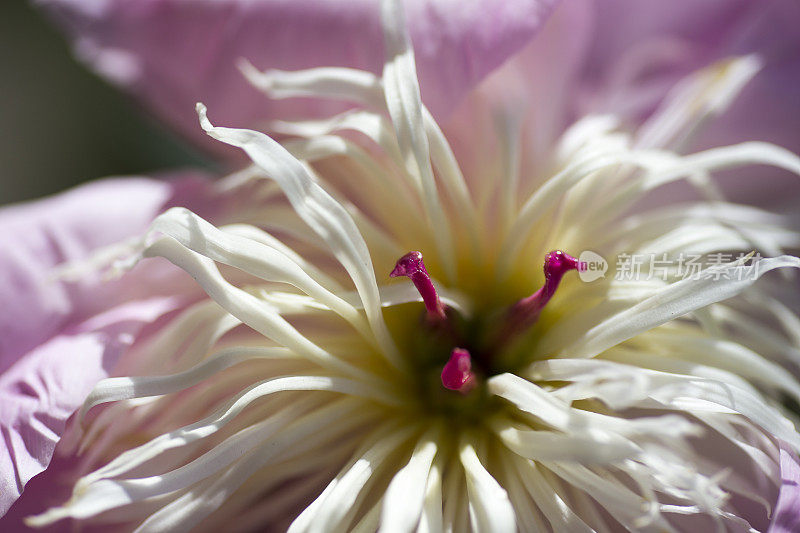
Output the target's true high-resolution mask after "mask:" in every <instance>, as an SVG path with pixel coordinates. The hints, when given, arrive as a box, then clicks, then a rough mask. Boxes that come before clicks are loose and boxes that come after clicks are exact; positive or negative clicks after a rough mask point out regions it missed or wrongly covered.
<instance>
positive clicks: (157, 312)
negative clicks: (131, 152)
mask: <svg viewBox="0 0 800 533" xmlns="http://www.w3.org/2000/svg"><path fill="white" fill-rule="evenodd" d="M205 189H206V186H205V180H202V179H200V178H199V176H186V175H185V176H180V177H179V179H177V180H175V181H172V182H165V181H156V180H150V179H144V178H131V179H112V180H105V181H99V182H96V183H91V184H88V185H84V186H82V187H79V188H77V189H74V190H72V191H69V192H66V193H63V194H60V195H58V196H55V197H52V198H48V199H45V200H41V201H38V202H33V203H28V204H22V205H17V206H11V207H7V208H4V209H2V210H0V301H2V302H3V306H2V308H0V437H2V438H0V515H2V514H3V513H5V512H6V510H8V508H9V507H10V506H11V504H12V503H13V502H14V500H16V499H17V497H18V496H19V495H20V493H21V491H22V489H23V487H24V486H25V484H26V483H27V482H28V481H29V480H30V479H31V478H32V477H33V476H35V475H36V474H38V473H39V472H41V471H42V470H44V469H45V468H46V467H47V465H48V463H49V462H50V459H51V457H52V454H53V450H54V448H55V445H56V443H57V442H58V440H59V438H60V436H61V434H62V433H63V431H64V427H65V423H66V420H67V419H68V418H69V416H70V415H71V414H72V413H73V411H74V410H75V409H76V408H77V407H78V406H80V404H81V403H82V402H83V400H84V398H85V396H86V394H87V393H88V392H89V391H90V390H91V388H92V387H93V386H94V384H95V383H96V382H97V381H98V380H99V379H101V378H103V377H105V376H106V375H107V374H108V372H109V371H110V370H111V368H113V365H114V364H115V362H116V360H117V358H118V357H119V356H120V354H121V353H122V352H123V351H124V350H125V348H126V347H127V346H128V345H129V344H130V343H131V342H133V339H134V338H135V336H136V334H137V333H138V332H139V330H140V329H141V328H142V327H143V326H144V325H145V324H148V323H150V322H153V321H154V320H156V319H157V318H158V317H160V316H162V315H164V314H165V313H167V312H169V311H171V310H173V309H175V308H176V307H177V306H178V305H179V304H180V303H181V299H180V293H176V292H174V291H173V292H172V293H170V291H167V290H164V287H163V286H159V284H158V283H155V285H154V286H153V287H149V288H148V289H145V290H143V289H141V288H140V287H139V286H134V285H132V284H131V282H130V281H129V280H127V279H126V280H120V281H116V282H108V283H100V281H101V280H100V279H99V277H97V276H94V277H87V278H85V279H82V280H81V282H80V283H71V282H65V281H60V280H54V279H52V277H51V274H52V269H53V267H54V266H55V265H57V264H60V263H62V262H64V261H76V260H79V259H82V258H85V257H87V256H88V255H89V254H91V252H92V251H93V250H95V249H97V248H98V247H102V246H105V245H108V244H111V243H115V242H117V241H120V240H123V239H125V238H127V237H129V236H132V235H138V234H141V232H142V231H143V230H144V229H145V228H146V227H147V225H148V223H149V222H150V221H151V220H152V218H153V217H154V216H155V215H157V214H158V213H159V212H161V211H162V210H163V209H165V208H167V207H169V206H171V205H175V204H180V205H184V204H186V203H190V204H192V205H194V204H199V207H200V208H201V210H202V209H203V208H204V205H203V204H204V202H203V199H204V195H205V193H204V190H205ZM133 279H135V276H134V277H133Z"/></svg>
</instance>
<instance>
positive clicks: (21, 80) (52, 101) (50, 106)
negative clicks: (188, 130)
mask: <svg viewBox="0 0 800 533" xmlns="http://www.w3.org/2000/svg"><path fill="white" fill-rule="evenodd" d="M197 164H202V161H201V159H200V156H199V155H198V154H197V153H195V152H193V151H192V150H191V149H190V148H188V147H186V146H184V145H182V144H181V143H180V142H179V141H178V140H177V139H176V138H175V137H173V136H172V134H171V133H170V132H168V131H166V129H164V128H162V127H160V126H159V125H157V124H156V123H155V122H154V121H153V120H151V119H150V118H149V117H148V116H146V115H145V114H144V113H142V112H141V110H140V109H139V108H138V106H137V105H136V103H135V102H133V101H132V100H130V99H128V98H126V97H125V96H124V95H122V94H120V93H119V92H117V91H116V90H115V89H114V88H113V87H111V86H110V85H108V84H106V83H105V82H103V81H102V80H100V79H99V78H97V77H96V76H94V75H93V74H92V73H90V72H89V71H88V70H86V69H85V68H83V66H81V65H80V64H78V63H77V62H76V61H75V60H74V59H73V58H72V57H71V55H70V50H69V46H68V45H67V43H66V41H65V40H64V38H63V37H62V35H61V34H60V33H59V32H58V31H57V30H56V29H55V28H54V27H53V26H51V25H50V24H49V23H48V21H47V20H46V19H45V17H44V16H42V14H41V13H40V12H39V11H38V10H37V9H36V8H35V7H33V6H32V5H30V4H29V3H28V2H26V1H25V0H0V204H9V203H13V202H19V201H22V200H29V199H32V198H37V197H40V196H44V195H47V194H52V193H55V192H58V191H62V190H64V189H67V188H69V187H72V186H74V185H77V184H79V183H81V182H84V181H88V180H92V179H97V178H101V177H105V176H113V175H130V174H143V173H148V172H152V171H154V170H164V169H168V168H176V167H185V166H187V165H197Z"/></svg>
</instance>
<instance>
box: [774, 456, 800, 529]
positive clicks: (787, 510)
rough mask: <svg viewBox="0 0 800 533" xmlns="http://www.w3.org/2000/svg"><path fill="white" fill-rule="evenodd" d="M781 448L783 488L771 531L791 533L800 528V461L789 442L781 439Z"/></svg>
mask: <svg viewBox="0 0 800 533" xmlns="http://www.w3.org/2000/svg"><path fill="white" fill-rule="evenodd" d="M780 448H781V463H780V464H781V489H780V493H779V495H778V503H777V504H776V506H775V516H774V518H773V520H772V524H770V527H769V533H790V532H792V531H798V529H800V461H798V459H797V453H796V452H795V450H793V449H792V447H791V446H790V445H789V444H787V443H785V442H782V441H781V443H780Z"/></svg>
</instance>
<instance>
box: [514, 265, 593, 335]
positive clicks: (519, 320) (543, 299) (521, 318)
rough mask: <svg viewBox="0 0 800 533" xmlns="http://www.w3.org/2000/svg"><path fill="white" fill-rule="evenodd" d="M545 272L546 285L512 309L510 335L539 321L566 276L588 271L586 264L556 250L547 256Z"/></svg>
mask: <svg viewBox="0 0 800 533" xmlns="http://www.w3.org/2000/svg"><path fill="white" fill-rule="evenodd" d="M543 270H544V285H542V286H541V287H540V288H539V290H537V291H536V292H534V293H533V294H531V295H530V296H528V297H527V298H523V299H521V300H519V301H518V302H517V303H515V304H514V305H513V306H512V307H511V309H510V311H509V320H508V325H509V327H508V329H509V333H514V332H518V331H520V330H521V329H524V328H527V327H529V326H531V325H532V324H534V323H535V322H536V321H537V320H538V319H539V314H540V313H541V312H542V309H544V307H545V306H546V305H547V303H548V302H549V301H550V299H551V298H552V297H553V295H554V294H555V293H556V289H558V285H559V284H560V283H561V278H563V277H564V274H566V273H567V272H569V271H570V270H577V271H578V272H582V271H584V270H586V263H584V262H581V261H579V260H578V259H576V258H575V257H572V256H571V255H569V254H567V253H566V252H563V251H562V250H554V251H552V252H548V254H547V255H546V256H545V259H544V267H543Z"/></svg>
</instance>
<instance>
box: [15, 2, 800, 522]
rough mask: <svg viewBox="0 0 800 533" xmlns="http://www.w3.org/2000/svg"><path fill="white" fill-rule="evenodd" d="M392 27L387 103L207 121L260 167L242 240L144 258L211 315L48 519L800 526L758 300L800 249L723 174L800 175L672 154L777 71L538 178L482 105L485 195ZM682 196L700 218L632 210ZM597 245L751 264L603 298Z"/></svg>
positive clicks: (192, 319) (768, 299) (322, 83)
mask: <svg viewBox="0 0 800 533" xmlns="http://www.w3.org/2000/svg"><path fill="white" fill-rule="evenodd" d="M383 11H384V12H383V17H382V21H383V30H384V36H385V43H386V61H385V64H384V68H383V73H382V76H381V77H376V76H375V75H373V74H371V73H368V72H365V71H358V70H351V69H346V68H326V69H312V70H305V71H298V72H286V71H274V70H272V71H267V72H258V71H257V70H255V69H254V68H252V67H249V66H247V65H245V66H244V67H243V70H244V72H245V73H246V75H247V76H248V78H249V79H250V81H251V82H252V83H253V84H254V85H255V86H257V87H260V88H261V89H263V90H264V91H265V92H266V93H267V94H268V95H271V96H273V97H286V96H292V95H306V96H314V97H317V98H339V99H345V100H347V101H348V102H350V103H354V104H356V105H357V106H358V109H357V110H354V111H349V112H346V113H345V114H341V115H337V116H334V117H333V118H331V119H327V120H316V121H300V122H276V123H273V124H271V129H272V130H273V131H277V132H281V133H283V134H286V135H290V136H292V138H291V139H287V140H285V141H284V142H283V143H282V144H281V143H278V142H276V141H275V140H273V139H272V138H270V137H268V136H267V135H265V134H262V133H258V132H256V131H253V130H246V129H233V128H225V127H219V126H215V125H214V124H213V123H212V122H211V121H210V120H209V118H208V117H207V115H206V108H205V106H203V105H202V104H198V106H197V111H198V114H199V116H200V122H201V125H202V128H203V129H204V130H205V131H206V132H207V133H208V134H209V135H210V136H211V137H213V138H215V139H217V140H219V141H222V142H224V143H227V144H230V145H233V146H236V147H238V148H241V149H242V150H244V152H245V153H246V154H247V155H248V156H249V157H250V158H251V160H252V162H253V165H252V166H251V167H249V168H248V169H246V170H245V171H243V172H242V173H239V174H237V175H235V176H233V177H231V178H228V180H227V181H224V182H223V183H222V185H221V187H223V188H225V189H228V190H230V189H235V190H237V191H238V192H239V193H240V194H242V195H243V196H246V201H245V203H244V204H243V205H242V206H241V208H240V211H239V212H237V218H236V222H237V223H236V224H233V225H224V226H221V227H216V226H214V225H212V224H211V223H209V222H208V221H206V220H205V219H203V218H201V217H200V216H198V215H196V214H194V213H192V212H191V211H189V210H187V209H184V208H173V209H171V210H168V211H167V212H165V213H164V214H162V215H160V216H159V217H157V218H156V219H155V221H154V222H153V224H152V225H151V227H150V231H149V232H147V235H146V236H145V237H144V238H143V239H141V241H140V242H138V243H134V244H133V245H132V246H133V249H134V250H136V253H135V254H134V262H135V261H138V260H144V259H145V258H151V257H161V258H164V259H167V260H168V261H170V262H172V263H173V264H175V265H176V266H178V267H180V268H181V269H183V270H185V271H186V272H187V273H189V274H190V275H191V277H193V278H194V279H195V280H196V281H197V282H198V283H199V285H200V286H201V287H202V288H203V289H204V291H205V292H206V293H207V294H208V296H209V299H208V300H204V301H201V302H199V303H197V304H196V305H194V306H192V307H190V308H189V309H187V310H186V311H185V312H183V313H182V314H181V315H180V316H179V317H177V318H176V319H174V320H173V321H171V322H170V323H169V324H168V325H166V326H165V327H164V328H163V329H162V330H161V331H160V332H159V334H158V335H156V336H154V337H152V338H151V339H149V340H148V342H146V343H141V344H140V345H138V346H134V347H133V348H132V350H133V354H132V356H131V357H130V358H129V360H130V362H131V365H133V366H132V368H131V375H132V376H135V377H114V378H109V379H106V380H103V381H101V382H100V383H99V384H98V386H97V387H96V388H95V390H94V391H93V392H92V393H91V394H90V396H89V399H88V400H87V402H86V404H85V405H84V408H83V409H82V411H81V418H82V419H83V420H84V421H85V422H86V424H87V426H86V432H85V433H84V434H83V435H82V437H81V441H82V442H81V446H82V448H83V449H85V450H86V451H87V453H88V454H89V457H90V460H89V461H88V462H89V463H96V464H97V466H98V467H97V468H96V469H94V470H92V471H91V472H89V473H87V474H86V475H84V476H83V477H81V478H80V479H79V480H78V481H77V483H76V485H75V488H74V491H73V494H72V497H71V498H70V499H69V501H67V502H65V503H64V504H63V505H61V506H59V507H55V508H52V509H49V510H47V511H45V512H44V513H42V514H40V515H38V516H36V517H33V518H31V519H30V520H29V523H30V524H32V525H46V524H49V523H53V522H56V521H58V520H61V519H63V518H73V519H78V520H86V521H91V520H92V519H97V520H100V521H102V520H108V519H111V520H114V521H116V522H124V523H125V525H127V526H136V527H138V529H139V530H141V531H161V530H172V529H176V528H178V529H188V528H191V527H200V528H205V529H212V528H215V527H220V525H223V524H229V523H230V520H231V518H232V517H234V516H236V517H237V519H238V521H239V525H240V527H242V528H243V529H247V528H256V527H263V525H264V524H270V525H273V526H275V527H276V528H279V527H281V526H283V525H288V524H291V525H290V527H289V530H290V531H304V530H313V531H317V530H325V531H328V530H340V529H350V528H356V529H366V530H373V529H375V528H377V527H380V528H381V529H382V530H388V531H392V530H398V531H410V530H414V529H415V528H417V527H420V528H421V529H423V530H443V529H448V530H454V531H462V530H465V529H468V528H469V527H472V528H474V529H477V530H489V531H514V530H515V528H519V529H521V530H540V529H544V528H546V527H550V528H552V529H554V530H559V531H560V530H562V529H570V530H576V531H577V530H580V531H590V530H606V529H617V528H620V527H622V528H627V529H630V530H641V529H648V528H650V529H654V530H683V529H697V528H701V527H707V526H708V525H709V524H717V525H718V526H720V527H724V528H729V529H735V528H742V527H744V528H750V527H752V528H764V527H765V526H766V524H768V517H769V515H770V513H771V511H772V507H773V503H774V502H776V501H777V502H778V503H779V505H781V502H788V504H787V505H793V504H792V499H793V496H792V495H791V493H787V492H785V491H781V490H780V488H781V487H780V482H781V465H783V468H782V471H783V474H784V475H787V476H788V475H794V474H793V473H792V472H793V468H796V462H795V461H794V460H793V459H792V458H791V454H792V450H796V449H798V447H800V435H798V433H797V432H796V429H795V427H794V424H793V422H792V421H791V420H790V418H788V417H789V415H788V413H786V412H785V411H784V410H783V409H782V408H781V406H780V401H781V399H782V398H783V396H782V395H785V396H786V397H788V398H792V399H793V400H794V401H800V383H798V382H797V380H796V379H795V377H794V376H793V375H792V374H791V373H790V372H789V371H787V370H786V369H785V368H784V367H783V366H781V364H779V363H788V361H787V360H786V359H783V360H778V359H777V357H778V356H779V355H778V354H781V353H782V354H783V357H784V358H788V357H790V356H791V355H787V354H796V353H797V347H796V346H795V345H794V344H793V342H794V341H796V339H793V337H792V335H796V329H795V327H794V326H795V324H796V321H797V319H796V317H795V316H794V315H793V314H792V313H791V312H790V311H789V310H788V308H787V307H785V306H784V304H782V303H781V301H780V300H779V299H777V298H774V297H772V296H770V295H769V294H768V292H767V291H766V290H762V289H761V285H762V284H761V283H760V284H759V285H758V286H755V282H756V280H757V279H758V278H760V277H761V276H763V275H764V274H766V273H768V272H770V271H771V270H775V269H779V268H787V267H788V268H797V267H800V259H798V258H796V257H792V256H788V255H780V253H781V250H783V249H786V248H791V247H797V246H798V242H800V237H799V236H798V233H797V232H794V231H791V230H789V229H787V225H788V224H787V221H786V220H785V219H784V218H782V217H780V216H777V215H772V214H769V213H766V212H764V211H762V210H759V209H757V208H750V207H744V206H741V205H737V204H733V203H730V202H727V201H726V200H725V199H724V197H723V195H722V193H721V192H720V191H719V190H718V188H717V187H716V186H715V182H714V181H712V179H711V177H710V176H711V174H712V173H714V172H716V171H718V170H721V169H725V168H729V167H731V166H741V165H745V164H768V165H774V166H776V167H779V168H783V169H785V170H788V171H790V172H794V173H796V174H800V159H799V158H798V157H797V156H795V155H793V154H791V153H790V152H788V151H786V150H784V149H781V148H779V147H777V146H775V145H771V144H766V143H744V144H739V145H733V146H727V147H722V148H711V149H708V150H705V151H701V152H697V153H693V154H689V155H681V154H679V153H678V152H676V151H674V150H672V149H671V146H672V145H673V143H674V142H675V141H676V140H678V139H679V138H681V137H682V136H683V134H684V133H685V132H687V131H690V130H692V129H693V128H694V127H695V126H696V125H697V124H698V123H699V122H700V121H702V120H704V119H706V118H709V117H710V116H712V115H713V114H714V113H717V112H719V111H720V110H721V108H723V107H725V104H726V103H727V101H728V98H727V96H728V94H729V92H731V91H732V90H735V89H737V88H738V87H740V86H741V85H742V84H743V83H744V81H746V79H748V78H749V77H751V76H752V75H753V74H754V73H755V72H756V71H757V69H758V66H759V62H758V59H757V58H756V57H753V56H743V57H738V58H731V59H727V60H725V61H723V62H721V63H717V64H714V65H712V66H710V67H708V68H707V69H705V70H701V71H700V72H698V73H696V74H693V75H691V76H690V77H689V78H688V79H686V80H685V82H684V83H682V84H681V85H680V90H679V92H678V93H677V96H676V97H674V98H671V99H668V100H667V101H666V102H665V104H664V106H663V107H662V108H660V109H657V110H656V111H655V112H654V113H653V114H652V115H651V116H650V118H648V119H647V121H646V122H645V123H644V125H643V126H642V127H640V128H639V129H638V130H637V131H635V132H630V131H626V130H625V129H624V128H623V127H622V126H621V125H620V123H619V121H618V120H616V119H615V118H614V117H612V116H598V115H589V116H586V117H583V118H581V119H579V120H577V121H576V122H575V124H574V125H573V126H571V127H570V128H569V129H568V130H567V131H566V132H565V133H564V134H563V135H562V136H561V137H560V139H559V141H558V144H556V145H554V146H551V147H550V150H547V151H544V152H543V153H547V154H548V155H547V156H546V158H545V159H543V160H541V161H538V162H537V164H535V165H525V166H522V165H519V164H518V163H519V162H520V161H525V159H524V156H525V155H526V154H524V153H521V150H522V146H523V144H522V135H523V131H524V130H523V129H522V126H523V125H521V124H519V123H518V121H516V120H515V116H514V115H513V114H510V113H509V112H508V110H507V109H502V108H501V109H497V108H492V104H491V102H489V103H487V104H486V105H487V106H488V109H489V110H490V111H491V112H492V114H493V118H494V119H495V121H496V124H497V125H499V126H500V128H498V129H494V128H493V127H492V124H491V123H480V122H478V123H476V124H474V125H475V126H479V127H478V128H477V130H478V132H479V133H482V134H483V135H484V136H485V137H488V138H493V139H494V141H495V142H496V143H497V149H496V154H497V156H498V158H499V160H500V161H501V163H502V168H504V169H505V171H504V172H503V173H501V174H500V175H499V176H498V178H497V179H495V180H485V179H483V180H481V179H478V176H465V175H463V174H462V172H461V169H460V167H459V165H458V162H457V158H456V156H455V154H454V152H453V150H452V149H451V147H450V145H449V144H448V141H447V139H446V137H445V135H444V133H443V131H442V130H441V129H440V128H439V126H438V124H437V123H436V121H435V120H434V118H433V115H432V114H431V113H430V112H429V111H428V110H427V109H426V107H425V106H424V105H422V102H421V99H420V93H419V86H418V83H417V78H416V74H415V63H414V55H413V51H412V48H411V46H410V41H409V38H408V36H407V35H406V33H405V24H404V18H403V14H402V11H401V9H400V6H399V4H398V3H396V2H391V1H388V2H384V3H383ZM500 75H501V76H502V75H504V73H502V72H501V73H500ZM721 96H724V98H723V97H721ZM476 98H478V99H479V98H480V96H479V95H477V96H476ZM477 105H478V104H476V106H477ZM473 111H474V109H473ZM526 126H529V127H530V126H531V125H526ZM532 126H533V127H535V125H532ZM345 131H349V132H356V133H358V137H357V138H356V137H354V136H350V135H349V134H347V133H341V132H345ZM475 146H479V147H481V148H486V152H490V151H491V150H489V149H488V147H489V146H491V145H490V144H489V143H483V144H478V145H475ZM481 155H484V156H486V155H487V154H486V153H484V154H481ZM523 169H524V170H525V171H526V172H525V173H524V174H523V172H522V170H523ZM264 177H268V178H269V180H264V179H263V178H264ZM682 179H685V180H687V181H688V182H689V183H690V184H691V185H692V186H693V187H695V188H696V189H697V190H698V191H699V192H700V193H701V194H702V195H703V199H702V200H700V201H697V202H694V203H693V204H690V205H687V204H682V205H679V206H666V207H662V208H659V209H647V210H643V211H640V212H635V206H636V204H637V202H639V201H640V200H641V199H642V198H644V197H645V196H646V195H647V193H648V192H650V191H653V190H655V189H657V188H659V187H662V186H664V185H666V184H669V183H672V182H675V181H677V180H682ZM520 198H521V200H520ZM289 207H290V208H289ZM632 211H633V214H626V213H630V212H632ZM243 222H250V223H249V224H243ZM278 237H280V238H278ZM753 248H758V249H759V250H763V251H764V252H769V253H772V252H773V251H775V252H777V253H775V254H773V255H777V257H773V258H767V259H763V258H756V259H753V258H752V255H751V254H747V253H746V252H748V251H749V250H751V249H753ZM590 249H591V250H594V252H595V253H597V254H600V255H601V256H602V257H605V258H607V259H608V260H609V261H611V262H612V266H614V267H618V266H620V265H621V264H623V261H622V260H621V254H622V253H623V252H630V253H635V254H644V253H649V254H657V255H659V256H660V255H661V254H665V257H674V256H675V255H677V254H679V253H681V252H683V251H687V250H689V251H692V252H697V253H699V254H700V255H701V256H702V257H705V258H710V257H711V256H712V255H713V254H714V253H715V252H723V251H735V250H741V251H742V252H744V253H743V254H742V257H741V258H739V259H738V260H735V261H732V262H722V261H720V262H719V263H718V264H716V265H714V266H710V267H708V268H706V269H704V270H702V271H701V272H699V273H697V274H696V275H694V276H691V277H686V278H682V279H681V278H680V277H679V272H678V270H677V269H676V268H675V267H670V266H667V267H666V274H665V276H666V277H665V280H661V279H659V278H658V276H657V275H656V268H655V264H652V265H642V271H643V273H644V276H638V277H637V276H634V277H632V278H631V279H625V278H622V279H620V278H618V277H611V276H607V277H606V278H603V279H600V280H596V281H595V282H592V283H588V282H587V283H583V282H581V281H580V279H578V278H579V275H580V274H582V273H585V272H586V271H587V270H588V269H589V265H588V263H587V262H586V261H585V260H583V259H581V258H580V257H578V258H575V257H573V256H572V255H570V253H574V254H577V253H579V252H581V251H584V250H590ZM418 250H421V252H420V251H418ZM409 251H410V252H409ZM615 256H619V257H620V258H618V259H617V260H614V259H613V258H614V257H615ZM542 257H545V262H544V267H543V269H542V270H539V268H538V266H539V265H540V264H541V258H542ZM148 261H149V259H148ZM142 262H143V263H146V262H147V261H142ZM115 266H116V267H118V268H119V267H130V266H131V265H130V264H126V262H122V263H119V262H118V263H117V264H116V265H115ZM540 272H541V273H540ZM376 273H377V274H376ZM381 273H384V274H383V275H381ZM390 277H395V278H400V279H397V280H395V281H394V282H391V283H390V280H389V278H390ZM404 277H408V278H409V279H408V280H403V279H402V278H404ZM765 281H767V280H765ZM416 302H422V304H423V305H421V306H420V305H419V304H418V303H416ZM112 402H113V403H112ZM108 403H110V404H111V405H108V406H106V407H105V409H104V410H102V411H101V412H99V413H98V414H96V415H94V416H93V414H94V409H93V408H94V407H96V406H98V405H100V404H108ZM90 411H91V412H90ZM187 422H189V423H188V424H186V423H187ZM182 424H186V425H182ZM176 428H177V429H176ZM779 463H780V464H779ZM754 487H756V488H757V490H754ZM779 492H780V499H779V497H778V494H779ZM787 513H788V516H789V517H791V516H793V514H792V513H791V512H790V511H787V508H786V507H784V506H783V505H781V507H780V508H779V509H777V510H776V511H775V515H776V516H777V517H782V518H781V523H788V522H789V521H790V520H791V518H788V519H787V518H786V516H787ZM794 515H795V516H796V513H794ZM776 527H780V526H779V525H776Z"/></svg>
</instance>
